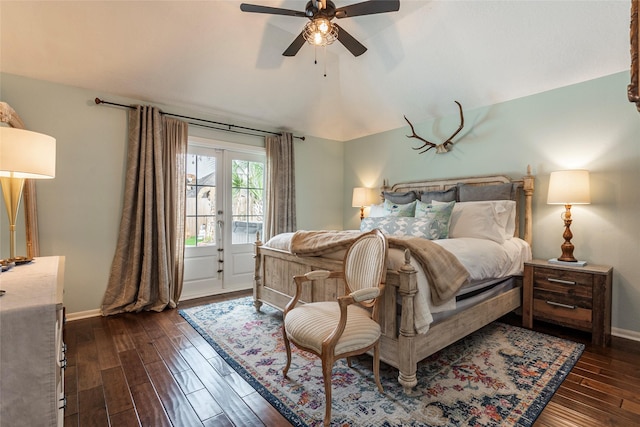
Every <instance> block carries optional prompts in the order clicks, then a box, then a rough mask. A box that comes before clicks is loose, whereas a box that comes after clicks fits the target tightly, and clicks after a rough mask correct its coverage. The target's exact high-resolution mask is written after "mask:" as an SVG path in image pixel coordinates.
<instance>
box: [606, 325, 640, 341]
mask: <svg viewBox="0 0 640 427" xmlns="http://www.w3.org/2000/svg"><path fill="white" fill-rule="evenodd" d="M611 335H613V336H616V337H620V338H626V339H628V340H633V341H639V342H640V332H636V331H630V330H628V329H620V328H611Z"/></svg>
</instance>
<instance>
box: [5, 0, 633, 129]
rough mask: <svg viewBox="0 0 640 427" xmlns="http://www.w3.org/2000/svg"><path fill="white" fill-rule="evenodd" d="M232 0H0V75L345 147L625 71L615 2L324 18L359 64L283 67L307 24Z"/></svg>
mask: <svg viewBox="0 0 640 427" xmlns="http://www.w3.org/2000/svg"><path fill="white" fill-rule="evenodd" d="M245 1H246V2H247V3H254V4H260V5H266V6H272V7H282V8H286V9H294V10H300V11H302V10H304V8H305V4H306V1H304V0H257V1H251V0H245ZM357 2H358V0H354V1H351V0H334V3H335V4H336V7H341V6H346V5H349V4H352V3H357ZM240 3H241V1H236V0H215V1H188V0H182V1H43V2H37V1H15V2H14V1H6V0H2V1H0V70H1V71H2V72H6V73H10V74H17V75H22V76H26V77H31V78H35V79H40V80H46V81H51V82H56V83H62V84H67V85H72V86H76V87H81V88H86V89H92V90H96V91H97V92H98V91H99V92H101V93H105V92H106V93H112V94H115V95H119V96H124V97H128V98H133V99H137V100H140V101H144V102H152V103H158V104H163V105H166V106H168V107H167V108H166V110H170V107H180V108H186V109H188V110H189V111H194V112H200V113H202V114H207V115H209V116H213V117H215V118H218V119H223V120H229V121H231V122H232V123H237V122H243V123H250V124H252V125H257V126H266V127H271V128H278V129H288V130H291V131H294V132H295V133H296V134H304V135H306V136H316V137H322V138H328V139H332V140H337V141H346V140H351V139H354V138H359V137H362V136H366V135H370V134H374V133H378V132H383V131H386V130H390V129H396V128H399V127H403V126H405V125H406V122H405V121H404V119H403V115H407V117H409V118H410V119H411V120H412V122H414V123H419V122H422V121H426V120H430V119H431V118H434V117H439V116H443V115H449V114H457V106H456V105H455V104H454V100H458V101H460V102H461V103H462V105H463V106H464V108H465V109H466V110H468V109H472V108H476V107H481V106H486V105H491V104H495V103H498V102H502V101H507V100H510V99H515V98H520V97H523V96H527V95H531V94H535V93H539V92H543V91H546V90H550V89H555V88H558V87H562V86H567V85H571V84H574V83H579V82H582V81H586V80H590V79H594V78H598V77H602V76H605V75H609V74H613V73H617V72H621V71H625V70H628V69H629V68H630V59H629V14H630V4H631V2H630V1H618V0H599V1H598V0H589V1H568V0H564V1H557V0H556V1H542V0H536V1H519V0H496V1H489V0H487V1H482V0H472V1H452V0H449V1H428V0H420V1H418V0H401V1H400V11H398V12H395V13H386V14H380V15H370V16H359V17H351V18H346V19H341V20H339V24H340V26H341V27H343V28H344V29H345V30H347V31H348V32H349V33H350V34H351V35H352V36H354V37H356V38H357V39H358V40H359V41H360V42H361V43H362V44H364V45H365V46H366V47H367V48H368V51H367V52H366V53H365V54H363V55H362V56H359V57H354V56H352V55H351V54H350V53H349V52H348V51H347V50H346V49H345V48H344V47H343V46H342V45H340V44H339V43H334V44H333V45H330V46H328V47H327V48H326V49H321V48H320V49H318V50H317V51H316V49H314V48H313V47H312V46H311V45H305V46H303V47H302V49H301V50H300V52H299V53H298V54H297V55H296V56H295V57H284V56H282V52H283V51H284V50H285V49H286V48H287V47H288V46H289V44H290V43H291V42H292V41H293V39H294V38H295V37H296V36H297V35H298V34H299V33H300V31H301V30H302V27H303V26H304V24H305V23H306V22H307V20H306V19H305V18H299V17H291V16H276V15H266V14H256V13H245V12H241V11H240ZM316 58H317V64H314V59H316ZM325 70H326V74H327V75H326V77H324V73H325ZM621 96H622V97H624V96H626V94H624V93H623V94H621Z"/></svg>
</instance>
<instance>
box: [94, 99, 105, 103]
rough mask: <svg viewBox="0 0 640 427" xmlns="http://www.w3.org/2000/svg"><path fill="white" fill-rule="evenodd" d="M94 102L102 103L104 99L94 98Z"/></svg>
mask: <svg viewBox="0 0 640 427" xmlns="http://www.w3.org/2000/svg"><path fill="white" fill-rule="evenodd" d="M95 102H96V104H102V103H103V102H104V101H103V100H102V99H100V98H96V99H95Z"/></svg>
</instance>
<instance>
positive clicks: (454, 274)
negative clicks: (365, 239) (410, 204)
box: [290, 230, 469, 305]
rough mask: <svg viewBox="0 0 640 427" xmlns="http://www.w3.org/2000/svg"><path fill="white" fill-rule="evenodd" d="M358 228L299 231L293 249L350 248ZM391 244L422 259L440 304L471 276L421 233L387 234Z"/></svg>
mask: <svg viewBox="0 0 640 427" xmlns="http://www.w3.org/2000/svg"><path fill="white" fill-rule="evenodd" d="M361 234H362V233H361V232H359V231H349V230H346V231H296V232H295V233H294V234H293V237H292V238H291V247H290V251H291V252H292V253H294V254H296V255H299V256H322V255H325V254H328V253H331V252H335V251H338V250H341V249H347V248H348V247H349V246H351V244H352V243H353V242H354V241H355V240H356V239H357V238H358V237H360V235H361ZM387 241H388V242H389V247H391V248H398V249H409V251H411V255H412V256H413V257H414V258H415V259H416V261H418V263H420V265H421V266H422V267H423V269H424V273H425V275H426V276H427V280H428V282H429V287H430V289H431V301H432V303H433V304H434V305H440V304H442V303H444V302H446V301H448V300H450V299H451V298H453V297H454V296H455V294H456V293H457V292H458V290H459V289H460V287H461V286H462V285H463V284H464V283H465V282H466V281H467V279H468V278H469V273H468V272H467V270H466V269H465V268H464V267H463V266H462V264H461V263H460V261H458V259H457V258H456V257H455V256H454V255H453V254H452V253H451V252H449V251H447V250H446V249H444V248H442V247H441V246H439V245H438V244H436V243H433V242H432V241H430V240H427V239H421V238H418V237H411V236H404V237H393V236H387Z"/></svg>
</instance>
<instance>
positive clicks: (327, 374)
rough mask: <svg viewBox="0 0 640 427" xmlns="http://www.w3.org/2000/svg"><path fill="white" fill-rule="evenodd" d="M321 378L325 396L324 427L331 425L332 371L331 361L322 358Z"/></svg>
mask: <svg viewBox="0 0 640 427" xmlns="http://www.w3.org/2000/svg"><path fill="white" fill-rule="evenodd" d="M321 358H322V376H323V378H324V394H325V396H326V403H325V410H324V426H325V427H329V426H330V425H331V371H332V370H333V360H331V359H329V358H325V356H322V357H321Z"/></svg>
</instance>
